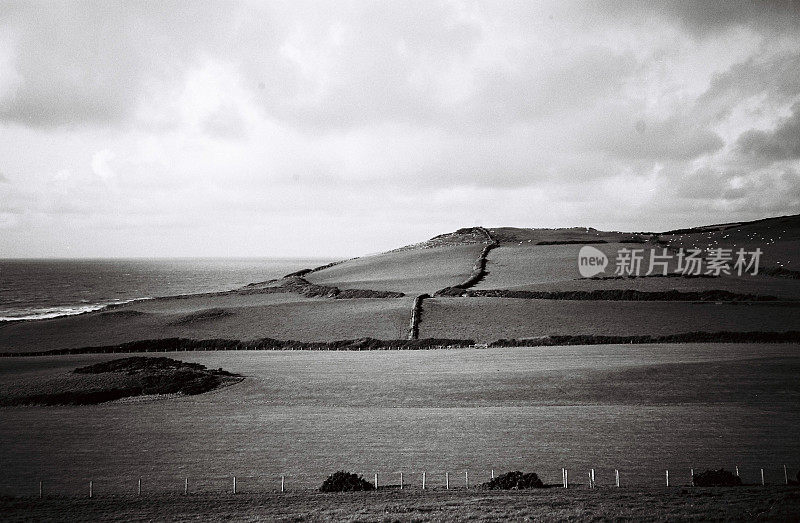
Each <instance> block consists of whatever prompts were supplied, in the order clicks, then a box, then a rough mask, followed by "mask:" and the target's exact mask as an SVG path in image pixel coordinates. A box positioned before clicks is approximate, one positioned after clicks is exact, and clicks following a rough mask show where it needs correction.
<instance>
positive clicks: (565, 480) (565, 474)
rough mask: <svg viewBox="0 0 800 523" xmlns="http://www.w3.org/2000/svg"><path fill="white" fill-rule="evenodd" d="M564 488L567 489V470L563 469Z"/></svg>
mask: <svg viewBox="0 0 800 523" xmlns="http://www.w3.org/2000/svg"><path fill="white" fill-rule="evenodd" d="M564 488H569V470H568V469H564Z"/></svg>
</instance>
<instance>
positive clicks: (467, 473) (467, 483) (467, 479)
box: [464, 470, 469, 488]
mask: <svg viewBox="0 0 800 523" xmlns="http://www.w3.org/2000/svg"><path fill="white" fill-rule="evenodd" d="M464 486H465V487H466V488H469V471H468V470H465V471H464Z"/></svg>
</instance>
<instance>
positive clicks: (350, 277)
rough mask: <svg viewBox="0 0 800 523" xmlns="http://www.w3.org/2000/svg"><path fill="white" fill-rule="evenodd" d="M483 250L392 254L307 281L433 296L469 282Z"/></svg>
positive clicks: (474, 247) (475, 246)
mask: <svg viewBox="0 0 800 523" xmlns="http://www.w3.org/2000/svg"><path fill="white" fill-rule="evenodd" d="M483 247H484V245H483V244H480V243H476V244H469V245H448V246H443V247H433V248H429V249H423V248H414V249H406V250H399V251H392V252H388V253H384V254H376V255H373V256H365V257H363V258H357V259H355V260H349V261H346V262H344V263H341V264H339V265H336V266H333V267H331V268H329V269H325V270H322V271H319V272H314V273H311V274H308V275H306V278H307V279H308V281H310V282H311V283H316V284H320V285H335V286H337V287H340V288H342V289H352V288H362V289H374V290H388V291H397V292H404V293H406V294H422V293H432V292H434V291H436V290H438V289H442V288H444V287H449V286H452V285H456V284H458V283H461V282H463V281H464V280H466V279H467V278H468V277H469V276H470V273H471V272H472V266H473V264H474V263H475V260H476V259H477V258H478V255H480V253H481V250H482V249H483Z"/></svg>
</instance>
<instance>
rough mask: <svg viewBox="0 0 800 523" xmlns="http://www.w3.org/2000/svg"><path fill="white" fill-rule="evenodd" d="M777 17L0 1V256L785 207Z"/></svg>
mask: <svg viewBox="0 0 800 523" xmlns="http://www.w3.org/2000/svg"><path fill="white" fill-rule="evenodd" d="M783 14H784V15H785V16H781V11H780V8H779V6H777V7H776V5H772V4H770V5H768V6H765V7H764V9H761V10H756V11H753V10H752V9H750V8H747V9H745V8H735V7H731V6H722V7H718V6H715V5H713V4H711V3H701V4H698V5H690V6H687V5H686V4H684V3H670V2H666V3H660V4H659V5H658V6H648V7H644V6H643V5H642V4H639V3H628V2H614V3H609V4H585V3H582V2H576V3H565V2H550V3H532V2H523V1H520V2H503V3H494V2H470V3H462V2H442V3H436V2H417V3H414V4H413V5H410V4H408V3H407V2H399V1H398V2H383V3H368V2H352V3H344V4H343V3H322V2H315V1H307V2H286V3H277V2H276V3H268V4H261V3H248V2H242V3H227V2H226V3H217V2H207V3H192V4H186V3H169V2H167V3H164V2H158V3H144V4H141V3H138V4H130V3H124V2H123V3H107V2H103V3H94V4H92V3H79V4H78V3H33V4H31V3H5V4H3V5H2V6H0V169H2V171H3V173H4V175H5V179H6V180H7V181H8V183H2V178H0V191H2V193H1V194H0V196H1V197H2V202H0V212H3V213H6V215H8V216H12V215H13V216H14V217H15V218H14V219H13V220H12V219H10V218H8V216H6V218H4V221H3V224H4V227H5V229H4V232H5V233H6V234H4V235H3V237H2V239H0V250H2V251H3V252H4V253H6V252H7V253H10V255H35V254H37V253H39V254H58V253H59V252H62V253H64V254H66V253H69V254H83V255H90V254H91V255H111V254H115V255H124V254H138V255H147V254H160V255H202V254H286V255H289V254H302V255H307V254H320V253H322V254H325V253H332V254H342V255H352V254H358V253H359V252H371V251H375V250H378V249H380V248H392V247H396V246H397V245H398V244H399V243H403V242H406V241H408V242H412V241H418V240H420V239H423V238H425V237H426V236H429V235H433V234H437V233H440V232H442V231H444V230H448V229H452V228H456V227H460V226H462V225H471V224H475V223H476V220H477V221H481V222H483V223H485V224H488V225H518V226H557V225H575V224H580V225H593V226H598V227H613V228H627V229H645V228H649V229H658V228H664V229H666V228H671V227H673V226H683V225H689V224H692V223H695V222H703V221H718V220H719V213H720V212H726V213H729V214H730V216H728V217H727V218H730V219H731V220H736V219H744V218H745V217H747V218H749V217H757V216H752V215H753V214H754V213H758V212H762V213H770V214H773V213H774V214H787V213H794V212H800V202H798V201H797V198H794V197H793V196H792V195H793V194H797V193H799V192H800V191H798V187H797V184H798V178H797V174H796V173H797V172H800V164H799V163H798V159H797V158H796V155H795V154H794V153H795V152H796V151H795V149H796V147H795V146H796V145H797V143H796V140H793V138H794V135H793V134H792V132H793V131H794V130H795V127H796V125H795V124H796V122H795V120H796V118H794V117H793V114H794V115H795V116H796V113H793V112H792V109H791V108H792V107H793V104H795V103H797V102H798V101H800V75H798V73H797V71H800V66H798V64H800V37H798V36H797V35H798V34H800V31H796V30H795V31H791V30H788V29H790V28H794V29H800V24H798V21H797V17H796V16H795V15H794V13H783ZM787 26H788V27H787ZM768 157H769V158H768ZM773 159H775V160H774V161H773ZM4 216H5V215H4ZM116 229H118V230H124V231H126V232H125V234H126V235H127V236H128V237H130V238H132V241H130V242H127V243H125V242H122V243H121V242H119V241H118V239H117V238H115V230H116ZM267 230H268V231H270V232H265V231H267ZM44 231H49V232H44ZM31 238H32V240H31ZM202 238H208V239H207V240H205V241H204V240H202ZM267 240H269V241H270V242H274V243H260V241H264V242H266V241H267ZM70 242H72V243H70ZM66 245H70V247H69V248H68V249H67V247H66ZM273 245H280V246H281V247H280V249H282V250H281V251H280V252H278V251H274V250H273ZM117 249H122V250H121V251H119V252H118V251H117Z"/></svg>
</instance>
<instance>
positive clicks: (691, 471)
mask: <svg viewBox="0 0 800 523" xmlns="http://www.w3.org/2000/svg"><path fill="white" fill-rule="evenodd" d="M689 471H690V473H691V474H692V486H693V487H694V469H689Z"/></svg>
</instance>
